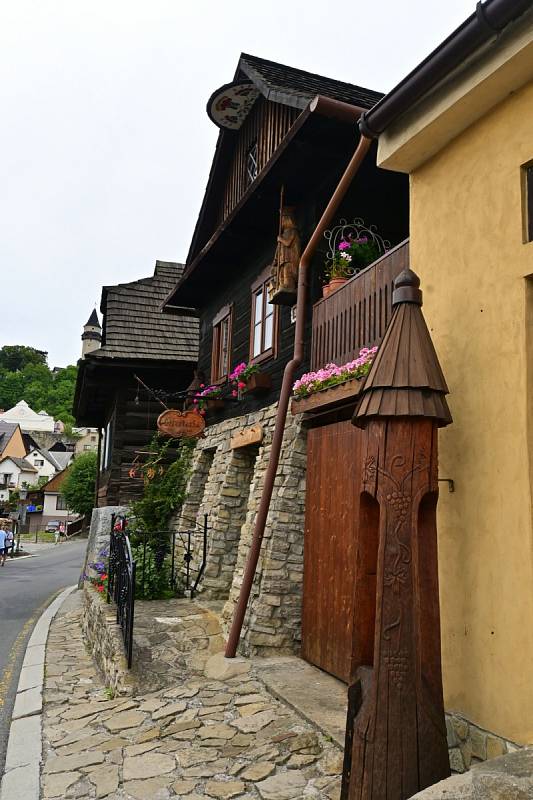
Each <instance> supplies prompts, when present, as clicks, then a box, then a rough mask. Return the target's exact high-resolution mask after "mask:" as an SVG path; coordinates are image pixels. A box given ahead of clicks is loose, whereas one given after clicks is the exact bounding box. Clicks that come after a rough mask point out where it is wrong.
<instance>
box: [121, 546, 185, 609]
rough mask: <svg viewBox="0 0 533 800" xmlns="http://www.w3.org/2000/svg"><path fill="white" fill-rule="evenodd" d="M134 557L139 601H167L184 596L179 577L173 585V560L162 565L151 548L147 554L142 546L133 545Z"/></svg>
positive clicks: (168, 560) (166, 559)
mask: <svg viewBox="0 0 533 800" xmlns="http://www.w3.org/2000/svg"><path fill="white" fill-rule="evenodd" d="M131 554H132V557H133V559H134V561H135V563H136V571H135V597H136V598H137V599H139V600H165V599H168V598H170V597H175V596H176V595H182V594H183V583H182V581H181V579H180V577H179V575H178V576H176V580H175V582H174V585H173V581H172V571H171V560H170V559H169V558H164V559H163V560H162V562H161V563H160V561H159V559H158V558H157V554H156V553H154V552H153V550H152V548H151V547H150V546H147V548H146V552H145V550H144V546H143V545H142V544H140V543H139V544H135V545H132V548H131Z"/></svg>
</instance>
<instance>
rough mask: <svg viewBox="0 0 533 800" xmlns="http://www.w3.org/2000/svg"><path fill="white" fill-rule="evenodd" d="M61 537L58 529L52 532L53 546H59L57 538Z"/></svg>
mask: <svg viewBox="0 0 533 800" xmlns="http://www.w3.org/2000/svg"><path fill="white" fill-rule="evenodd" d="M60 536H61V534H60V532H59V528H56V529H55V531H54V544H59V537H60Z"/></svg>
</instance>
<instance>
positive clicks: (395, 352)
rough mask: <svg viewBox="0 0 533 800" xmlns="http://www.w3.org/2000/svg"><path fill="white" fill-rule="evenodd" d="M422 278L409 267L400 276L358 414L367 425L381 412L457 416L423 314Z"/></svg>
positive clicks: (446, 420) (442, 420)
mask: <svg viewBox="0 0 533 800" xmlns="http://www.w3.org/2000/svg"><path fill="white" fill-rule="evenodd" d="M419 286H420V279H419V277H418V275H416V274H415V273H414V272H413V271H412V270H411V269H405V270H403V271H402V272H400V274H399V275H398V277H397V278H396V280H395V281H394V292H393V294H392V304H393V307H394V311H393V314H392V317H391V320H390V322H389V325H388V327H387V330H386V332H385V336H384V337H383V341H382V343H381V345H380V348H379V350H378V353H377V355H376V358H375V360H374V363H373V365H372V369H371V370H370V373H369V374H368V377H367V379H366V381H365V385H364V388H363V391H362V393H361V398H360V401H359V404H358V407H357V409H356V411H355V414H354V416H353V418H352V422H353V424H354V425H357V426H358V427H360V428H364V427H365V426H366V424H367V422H368V420H369V419H372V418H376V417H426V418H429V419H434V420H436V421H437V423H438V425H439V426H440V427H442V426H445V425H449V424H450V423H451V421H452V417H451V414H450V410H449V408H448V404H447V402H446V398H445V395H446V394H448V387H447V386H446V381H445V379H444V375H443V374H442V370H441V368H440V364H439V360H438V358H437V354H436V352H435V348H434V347H433V342H432V341H431V336H430V334H429V331H428V329H427V325H426V322H425V320H424V316H423V314H422V309H421V306H422V292H421V290H420V288H419Z"/></svg>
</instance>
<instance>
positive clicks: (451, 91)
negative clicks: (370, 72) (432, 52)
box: [365, 10, 533, 173]
mask: <svg viewBox="0 0 533 800" xmlns="http://www.w3.org/2000/svg"><path fill="white" fill-rule="evenodd" d="M415 78H416V71H415V73H413V78H412V80H413V81H414V80H415ZM531 80H533V10H531V11H529V12H527V13H525V14H523V15H522V16H520V17H519V18H518V19H517V20H515V21H513V22H512V23H511V24H509V25H508V26H507V27H506V28H505V29H504V30H502V32H501V33H500V34H499V35H498V36H497V37H496V36H492V37H491V38H490V40H489V41H487V42H486V44H485V45H484V46H482V47H480V48H478V49H477V50H475V51H473V52H472V53H471V54H470V56H469V57H468V58H466V59H465V60H463V61H462V63H460V64H458V65H457V66H456V67H455V68H453V69H452V70H451V71H450V72H449V73H448V74H447V75H446V76H445V77H444V78H443V79H442V80H441V81H440V82H438V83H437V84H436V85H435V86H434V87H433V88H432V90H431V91H429V92H427V93H426V94H425V95H424V96H423V97H422V98H421V99H420V100H418V101H417V102H416V103H415V104H414V105H412V106H411V107H408V108H406V109H405V110H404V112H403V113H402V114H401V116H397V118H395V119H394V120H393V121H392V122H391V123H390V124H388V125H387V126H386V127H385V129H384V130H383V132H382V133H381V134H380V136H379V147H378V165H379V166H380V167H383V168H385V169H390V170H395V171H399V172H406V173H410V172H412V171H413V170H415V169H417V168H418V167H419V166H421V165H422V164H423V163H425V162H426V161H427V160H428V159H430V158H431V157H432V156H434V155H435V154H436V153H438V152H439V151H440V150H442V148H443V147H444V146H445V145H446V144H448V143H449V142H450V141H451V140H452V139H454V138H455V137H456V136H459V135H460V134H461V133H462V132H463V131H464V130H466V129H467V128H469V127H470V126H471V125H472V124H473V123H475V122H476V121H477V120H478V119H480V118H481V117H483V116H484V115H485V114H487V112H488V111H490V110H491V109H492V108H494V107H495V106H496V105H498V104H499V103H501V102H502V101H503V100H505V99H506V98H507V97H508V96H509V95H510V94H512V93H513V92H516V91H518V90H520V89H521V88H522V87H523V86H524V85H525V84H527V83H528V82H530V81H531ZM391 95H392V93H391ZM386 100H387V96H386V97H385V98H384V100H383V101H381V102H382V103H384V104H385V103H386ZM378 105H379V104H378ZM376 109H377V106H376ZM365 117H366V118H367V119H368V120H369V121H370V122H371V121H372V111H371V112H368V114H366V115H365Z"/></svg>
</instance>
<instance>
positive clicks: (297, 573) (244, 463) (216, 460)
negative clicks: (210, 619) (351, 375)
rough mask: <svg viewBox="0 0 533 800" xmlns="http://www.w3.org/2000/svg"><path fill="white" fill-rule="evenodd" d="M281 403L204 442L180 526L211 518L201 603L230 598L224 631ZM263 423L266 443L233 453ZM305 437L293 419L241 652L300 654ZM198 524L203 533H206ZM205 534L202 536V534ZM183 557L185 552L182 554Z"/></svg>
mask: <svg viewBox="0 0 533 800" xmlns="http://www.w3.org/2000/svg"><path fill="white" fill-rule="evenodd" d="M276 408H277V407H276V405H273V406H269V407H267V408H265V409H262V410H260V411H257V412H253V413H250V414H246V415H243V416H241V417H235V418H233V419H230V420H225V421H224V422H222V423H219V424H212V425H209V426H208V427H207V428H206V433H205V437H204V438H203V439H201V440H200V441H199V442H198V445H197V448H196V451H195V454H194V458H193V468H192V474H191V479H190V482H189V487H188V498H187V502H186V503H185V505H184V507H183V509H182V512H181V515H180V518H179V519H178V520H176V521H175V523H174V524H175V526H176V528H177V529H181V530H184V529H186V528H187V526H189V527H190V525H191V523H193V522H197V524H198V526H199V527H200V525H201V524H202V520H203V514H204V513H207V514H208V515H209V535H208V556H207V564H206V569H205V573H204V578H203V581H202V583H201V585H200V592H201V596H202V598H205V599H210V600H222V601H224V609H223V613H222V622H223V628H224V633H225V634H227V630H228V626H229V624H230V622H231V618H232V616H233V611H234V608H235V603H236V600H237V597H238V593H239V589H240V586H241V582H242V574H243V569H244V564H245V561H246V558H247V555H248V552H249V547H250V542H251V537H252V532H253V526H254V522H255V516H256V513H257V508H258V505H259V500H260V497H261V491H262V488H263V482H264V476H265V471H266V468H267V464H268V459H269V456H270V447H271V442H272V433H273V429H274V420H275V415H276ZM257 424H259V425H262V427H263V432H264V436H263V441H262V442H261V444H260V445H251V446H249V447H245V448H239V449H237V450H231V448H230V439H231V436H232V435H233V434H234V433H236V432H237V431H240V430H242V429H243V428H249V427H251V426H252V425H257ZM305 469H306V436H305V431H303V430H302V429H301V428H300V425H299V422H298V421H297V420H296V419H295V418H293V417H291V416H289V417H288V418H287V426H286V429H285V435H284V439H283V447H282V452H281V457H280V464H279V468H278V474H277V477H276V482H275V486H274V492H273V498H272V503H271V507H270V512H269V515H268V519H267V526H266V529H265V537H264V541H263V546H262V551H261V558H260V561H259V565H258V569H257V573H256V579H255V581H254V587H253V591H252V596H251V598H250V603H249V605H248V612H247V615H246V619H245V623H244V628H243V635H242V638H241V652H243V653H245V654H256V653H264V654H269V653H272V652H273V648H274V649H275V652H276V653H293V652H295V651H297V650H298V649H299V643H300V624H301V601H302V583H303V531H304V511H305ZM199 527H198V531H199ZM198 536H200V533H199V534H198ZM177 557H178V558H179V554H177Z"/></svg>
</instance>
